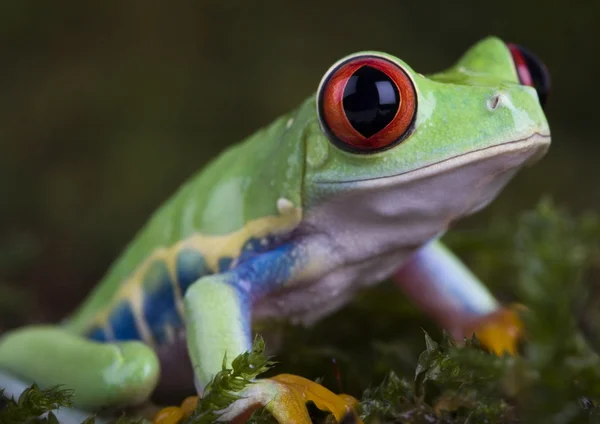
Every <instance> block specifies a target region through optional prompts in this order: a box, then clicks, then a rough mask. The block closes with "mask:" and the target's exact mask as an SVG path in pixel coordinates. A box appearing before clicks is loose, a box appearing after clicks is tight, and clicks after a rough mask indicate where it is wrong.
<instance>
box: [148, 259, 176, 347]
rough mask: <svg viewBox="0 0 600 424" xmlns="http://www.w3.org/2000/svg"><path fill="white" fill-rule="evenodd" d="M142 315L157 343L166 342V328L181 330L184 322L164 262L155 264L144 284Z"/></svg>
mask: <svg viewBox="0 0 600 424" xmlns="http://www.w3.org/2000/svg"><path fill="white" fill-rule="evenodd" d="M142 286H143V288H144V291H143V296H144V297H143V303H142V305H143V306H142V314H143V318H144V320H145V321H146V323H147V324H148V327H149V328H150V331H151V332H152V336H153V337H154V340H156V342H157V343H159V344H161V343H163V342H165V341H167V340H166V338H167V334H166V327H167V326H170V327H173V328H179V327H182V326H183V320H182V319H181V316H180V315H179V313H178V312H177V306H176V303H175V293H174V291H173V282H172V281H171V276H170V275H169V270H168V269H167V266H166V264H165V263H164V262H155V263H154V264H153V266H152V267H151V268H150V269H149V270H148V272H147V273H146V275H145V276H144V281H143V282H142Z"/></svg>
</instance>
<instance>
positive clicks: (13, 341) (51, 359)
mask: <svg viewBox="0 0 600 424" xmlns="http://www.w3.org/2000/svg"><path fill="white" fill-rule="evenodd" d="M0 369H2V370H5V371H7V372H8V373H9V374H12V375H14V376H15V377H18V378H19V379H22V380H24V381H26V382H35V383H37V384H38V385H39V386H40V387H50V386H54V385H63V386H64V387H66V388H69V389H73V391H74V396H73V404H74V406H75V407H77V408H81V409H85V410H88V411H98V410H100V409H102V408H105V407H109V408H110V407H118V406H124V405H136V404H140V403H142V402H144V401H145V400H146V399H148V397H149V396H150V394H151V393H152V391H153V390H154V388H155V387H156V384H157V382H158V377H159V362H158V358H157V357H156V355H155V354H154V352H153V351H152V350H151V349H150V347H148V346H147V345H145V344H143V343H141V342H136V341H131V342H121V343H98V342H94V341H91V340H87V339H84V338H82V337H79V336H77V335H74V334H72V333H69V332H67V331H65V330H64V329H61V328H60V327H53V326H32V327H25V328H22V329H18V330H14V331H12V332H9V333H7V334H6V335H4V336H3V337H2V338H1V339H0Z"/></svg>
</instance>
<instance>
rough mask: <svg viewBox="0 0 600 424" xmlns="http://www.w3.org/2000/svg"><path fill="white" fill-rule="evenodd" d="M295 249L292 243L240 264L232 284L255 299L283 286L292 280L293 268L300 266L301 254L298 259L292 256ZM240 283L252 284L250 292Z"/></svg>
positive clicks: (232, 278) (232, 277)
mask: <svg viewBox="0 0 600 424" xmlns="http://www.w3.org/2000/svg"><path fill="white" fill-rule="evenodd" d="M295 248H296V246H295V245H294V244H292V243H288V244H284V245H282V246H280V247H278V248H276V249H274V250H272V251H270V252H266V253H263V254H262V255H258V256H256V257H254V258H253V259H251V260H249V261H247V262H244V263H242V264H239V265H238V266H237V267H236V268H235V269H234V270H232V276H231V280H230V281H231V284H232V285H233V286H234V287H236V288H237V289H238V290H239V291H241V292H243V293H248V295H249V296H250V297H251V298H254V299H256V298H259V297H262V296H263V295H265V294H267V293H269V292H270V291H272V290H275V289H277V288H279V287H281V286H283V284H285V283H286V282H287V281H289V280H290V277H291V274H292V271H293V268H294V267H295V266H296V265H297V264H298V257H300V255H299V252H297V253H298V255H297V256H298V257H296V258H294V256H293V255H292V252H293V251H294V249H295ZM240 281H245V282H247V283H249V284H250V291H249V292H247V291H246V290H244V289H243V286H242V285H241V284H240Z"/></svg>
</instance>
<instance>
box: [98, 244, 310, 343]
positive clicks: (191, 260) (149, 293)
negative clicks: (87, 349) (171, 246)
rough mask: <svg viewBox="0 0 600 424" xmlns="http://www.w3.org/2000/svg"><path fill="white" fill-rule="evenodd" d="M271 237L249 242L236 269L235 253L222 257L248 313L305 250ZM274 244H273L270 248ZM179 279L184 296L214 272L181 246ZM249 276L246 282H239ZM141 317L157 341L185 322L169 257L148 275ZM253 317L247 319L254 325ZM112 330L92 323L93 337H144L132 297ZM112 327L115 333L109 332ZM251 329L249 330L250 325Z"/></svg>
mask: <svg viewBox="0 0 600 424" xmlns="http://www.w3.org/2000/svg"><path fill="white" fill-rule="evenodd" d="M267 241H268V242H267V243H264V244H263V243H261V240H260V239H255V238H252V239H250V240H248V242H247V243H246V244H245V245H244V249H243V250H242V253H241V254H240V257H239V260H238V261H236V262H237V265H236V266H235V267H234V268H233V269H231V266H232V264H234V259H233V258H230V257H225V258H221V259H220V260H219V272H222V273H223V272H225V273H227V274H228V275H229V279H228V282H229V284H231V285H232V286H233V287H235V288H236V290H237V292H238V294H239V300H240V307H241V309H242V311H244V312H245V313H246V312H247V313H249V311H250V308H251V305H252V301H253V300H254V299H257V298H259V297H262V296H263V295H265V294H267V293H269V292H270V291H272V290H275V289H277V288H279V287H281V286H282V285H283V284H285V283H286V282H287V281H289V280H290V278H291V277H292V271H293V269H294V268H295V267H296V266H297V265H298V260H299V258H302V257H303V255H301V254H300V252H299V251H297V252H296V253H297V255H296V257H294V256H293V255H292V252H293V251H294V249H296V246H295V245H294V244H292V243H287V244H284V245H281V246H279V247H277V248H274V249H273V245H274V244H275V242H276V239H275V238H273V237H269V238H267ZM269 248H271V249H272V250H270V251H269V250H268V249H269ZM175 272H176V278H177V281H176V283H177V284H179V287H180V290H181V294H182V296H183V295H185V292H186V291H187V289H188V288H189V287H190V285H192V284H193V283H194V282H195V281H197V280H198V279H199V278H201V277H202V276H204V275H207V274H209V270H208V267H207V265H206V261H205V259H204V257H203V256H202V254H200V253H199V252H198V251H196V250H193V249H190V248H186V249H183V250H182V251H181V252H179V254H178V256H177V259H176V270H175ZM240 282H244V284H240ZM141 284H142V289H143V303H142V318H143V320H144V321H145V322H146V323H147V325H148V327H149V329H150V331H151V333H152V336H153V337H154V339H155V340H156V342H157V343H158V344H161V343H164V342H166V341H168V339H167V337H168V334H167V327H170V328H172V329H177V328H181V327H182V326H183V325H184V322H183V320H182V317H181V316H180V315H179V311H178V309H177V300H176V297H175V293H174V291H173V282H172V281H171V277H170V274H169V272H168V269H167V267H166V264H165V263H164V262H158V261H157V262H155V263H153V264H152V266H151V267H150V269H148V271H147V272H146V274H145V275H144V279H143V281H142V282H141ZM249 321H250V320H248V322H247V323H246V324H247V325H250V322H249ZM108 326H109V327H110V328H109V329H108V330H109V331H108V332H107V331H105V329H103V328H102V327H98V326H96V327H93V328H92V329H91V330H90V332H88V337H89V338H90V339H92V340H96V341H99V342H107V341H123V340H143V339H142V335H141V333H140V331H139V329H138V327H137V325H136V321H135V318H134V312H133V308H132V307H131V304H130V302H129V301H128V300H123V301H121V302H120V303H119V304H118V305H117V306H116V307H115V308H114V310H113V311H112V313H111V314H110V316H109V318H108ZM110 330H112V334H110ZM248 331H249V330H248Z"/></svg>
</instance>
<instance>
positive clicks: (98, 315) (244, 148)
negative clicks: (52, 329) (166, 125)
mask: <svg viewBox="0 0 600 424" xmlns="http://www.w3.org/2000/svg"><path fill="white" fill-rule="evenodd" d="M314 117H315V106H314V98H310V99H308V100H306V102H305V103H304V104H303V105H302V106H301V107H300V108H299V109H297V110H296V111H294V112H293V113H291V114H289V115H286V116H283V117H281V118H279V119H277V120H276V121H274V122H273V123H272V124H271V125H269V126H267V127H265V128H263V129H261V130H259V131H258V132H256V133H255V134H254V135H252V136H250V137H249V138H247V139H246V140H244V141H242V142H241V143H239V144H238V145H235V146H233V147H231V148H229V149H227V150H226V151H225V152H223V153H222V154H221V155H220V156H219V157H217V158H216V159H215V160H214V161H212V162H211V163H209V164H208V165H207V167H206V168H205V169H203V170H201V171H200V172H199V173H198V174H196V175H195V176H193V177H192V178H191V179H190V180H188V181H187V182H186V183H185V184H184V185H183V186H182V187H181V188H180V189H179V190H178V191H177V192H176V193H175V194H174V195H173V196H172V197H171V198H170V199H169V200H168V201H167V202H165V203H164V204H163V205H162V206H161V207H160V208H159V209H158V211H157V212H156V213H155V214H154V215H153V216H152V217H151V218H150V220H149V221H148V223H147V224H146V225H145V226H144V227H143V228H142V229H141V231H140V232H139V233H138V234H137V236H136V237H135V238H134V240H133V241H132V242H131V243H130V244H129V245H128V246H127V248H126V249H125V251H124V253H123V254H122V255H121V257H120V258H119V259H118V260H117V261H116V262H115V263H114V264H113V266H112V267H111V268H110V269H109V271H108V273H107V274H106V276H105V278H104V279H103V280H102V281H101V282H100V283H99V284H98V285H97V287H96V288H95V289H94V291H93V292H92V293H91V294H90V295H89V297H88V299H87V300H86V301H85V302H84V303H83V305H82V306H81V307H80V308H79V310H78V311H76V313H75V314H74V315H73V316H72V317H71V318H70V319H69V320H68V322H66V326H67V327H68V328H70V329H72V330H73V331H75V332H77V333H84V332H89V331H90V330H91V329H92V328H94V327H99V328H104V327H107V326H108V325H107V324H108V320H109V315H110V314H111V312H112V311H113V310H114V309H115V307H117V306H118V305H119V304H122V303H125V304H127V307H128V308H130V309H131V310H132V312H133V315H134V318H136V317H138V316H141V314H142V313H143V308H144V303H146V300H145V299H144V298H145V297H147V296H148V295H149V292H153V291H156V292H157V293H158V292H159V291H160V290H161V288H160V285H161V282H160V281H159V280H161V278H160V274H161V273H162V274H163V276H164V274H165V273H166V272H168V273H169V274H170V280H171V281H172V282H173V284H174V285H177V283H178V282H177V269H176V267H177V261H178V260H181V259H182V258H181V257H178V256H180V255H179V253H181V252H182V251H185V252H187V253H190V252H192V253H193V254H194V255H195V258H196V260H195V261H194V262H195V263H194V264H193V266H195V267H202V270H197V271H198V272H200V271H201V273H202V274H207V273H212V272H216V271H218V270H219V268H222V267H223V266H226V265H227V262H229V261H231V260H235V258H236V257H237V256H238V255H239V254H240V252H241V250H242V248H243V247H244V244H245V243H247V242H248V240H250V239H257V240H260V239H261V238H264V237H266V236H268V235H271V234H273V233H285V232H288V231H290V230H291V229H293V228H294V227H295V226H296V225H297V224H298V223H299V221H300V219H301V213H302V212H301V184H302V178H301V175H302V173H303V171H304V142H303V135H304V129H305V126H306V122H308V121H310V120H311V119H312V118H314ZM190 254H191V253H190ZM188 256H189V255H188ZM188 259H189V260H192V259H193V258H191V256H190V257H188ZM183 260H184V261H185V260H186V259H185V258H183ZM200 263H201V265H199V264H200ZM167 279H169V278H167ZM162 280H164V278H162ZM176 289H177V290H176V291H177V292H178V295H181V294H182V293H181V291H182V290H181V289H180V288H179V287H176ZM150 294H151V293H150ZM138 324H139V323H138ZM142 327H144V325H143V323H142ZM145 335H146V336H147V335H148V334H145Z"/></svg>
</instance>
